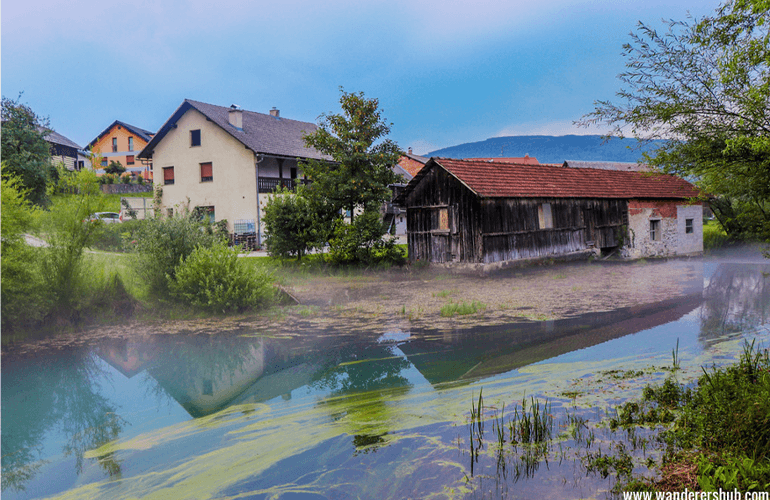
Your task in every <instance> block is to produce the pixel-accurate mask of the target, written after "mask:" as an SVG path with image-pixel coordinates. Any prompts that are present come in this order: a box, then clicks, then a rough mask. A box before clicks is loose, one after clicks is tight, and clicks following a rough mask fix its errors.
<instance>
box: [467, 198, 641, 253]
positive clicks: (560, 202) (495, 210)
mask: <svg viewBox="0 0 770 500" xmlns="http://www.w3.org/2000/svg"><path fill="white" fill-rule="evenodd" d="M545 203H547V204H549V205H550V210H551V218H552V222H553V227H551V228H547V229H541V228H540V221H539V217H538V208H539V207H541V206H542V205H543V204H545ZM481 205H482V221H483V223H482V234H483V251H482V260H481V261H482V262H484V263H490V262H499V261H505V260H515V259H523V258H531V257H544V256H549V255H560V254H565V253H571V252H577V251H580V250H585V249H587V248H588V247H589V242H593V244H594V246H596V247H599V248H607V247H614V246H617V244H618V243H617V238H618V236H619V235H620V234H621V231H622V229H621V228H622V226H623V224H624V217H625V214H626V212H627V202H626V201H625V200H614V199H608V200H596V199H580V198H487V199H485V200H483V201H482V202H481Z"/></svg>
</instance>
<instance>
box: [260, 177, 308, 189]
mask: <svg viewBox="0 0 770 500" xmlns="http://www.w3.org/2000/svg"><path fill="white" fill-rule="evenodd" d="M300 183H302V184H304V185H307V184H310V181H309V180H306V179H287V178H283V179H280V178H278V177H260V178H259V192H260V193H272V192H273V191H275V190H276V189H277V188H279V187H285V188H287V189H288V190H289V191H294V190H296V189H297V185H298V184H300Z"/></svg>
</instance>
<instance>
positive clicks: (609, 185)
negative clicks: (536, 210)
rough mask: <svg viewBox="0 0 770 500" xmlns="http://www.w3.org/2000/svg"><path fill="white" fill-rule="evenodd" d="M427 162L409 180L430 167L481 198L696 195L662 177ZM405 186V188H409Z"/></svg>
mask: <svg viewBox="0 0 770 500" xmlns="http://www.w3.org/2000/svg"><path fill="white" fill-rule="evenodd" d="M431 160H432V161H431V162H429V163H428V164H427V165H426V166H425V168H423V169H422V171H421V172H420V175H418V176H417V177H415V178H414V179H413V182H415V183H416V182H419V180H420V178H422V177H423V176H424V175H426V174H427V172H428V171H429V168H428V167H430V166H432V165H433V164H434V163H435V164H437V165H438V166H440V167H442V168H444V169H445V170H446V171H448V172H449V173H450V174H452V175H453V176H454V177H456V178H457V179H459V180H460V181H461V182H462V183H463V184H465V185H466V186H467V187H468V188H469V189H470V190H471V191H473V192H475V193H476V194H477V195H479V196H481V197H484V198H513V197H534V198H625V199H630V198H681V199H685V198H694V197H697V196H698V195H699V194H700V193H699V191H698V190H697V188H695V186H693V185H692V184H690V183H689V182H687V181H685V180H683V179H680V178H679V177H675V176H673V175H666V174H650V173H643V172H629V171H617V170H600V169H592V168H567V167H562V166H555V165H542V164H539V165H532V164H530V165H524V164H519V163H508V162H505V163H502V162H489V161H478V160H455V159H451V158H431ZM410 184H412V182H410ZM410 187H411V186H410ZM410 187H408V188H407V189H408V190H411V189H410Z"/></svg>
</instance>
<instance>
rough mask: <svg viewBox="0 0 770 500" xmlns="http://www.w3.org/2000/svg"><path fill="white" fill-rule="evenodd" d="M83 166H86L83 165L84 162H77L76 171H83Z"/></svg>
mask: <svg viewBox="0 0 770 500" xmlns="http://www.w3.org/2000/svg"><path fill="white" fill-rule="evenodd" d="M85 166H86V164H85V162H84V161H82V160H81V161H79V162H78V170H79V171H80V170H83V167H85Z"/></svg>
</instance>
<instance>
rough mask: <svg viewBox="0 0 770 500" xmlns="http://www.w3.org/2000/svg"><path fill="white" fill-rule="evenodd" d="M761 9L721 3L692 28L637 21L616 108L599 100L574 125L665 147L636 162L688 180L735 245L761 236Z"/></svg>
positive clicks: (768, 169) (764, 38) (769, 85)
mask: <svg viewBox="0 0 770 500" xmlns="http://www.w3.org/2000/svg"><path fill="white" fill-rule="evenodd" d="M769 10H770V1H768V0H727V1H726V3H724V4H723V5H721V6H720V7H719V9H717V11H716V13H715V14H714V15H712V16H709V17H706V18H704V19H702V20H700V21H697V20H694V19H690V20H688V21H669V22H668V23H667V30H666V31H665V32H664V33H659V32H657V31H656V30H655V29H653V28H651V27H649V26H647V25H645V24H642V23H640V24H639V26H638V28H637V30H636V32H635V33H632V34H631V42H630V43H627V44H625V45H624V46H623V48H624V56H625V57H627V58H628V62H627V63H626V71H625V72H623V73H622V74H621V75H620V76H619V78H620V80H621V81H622V82H623V84H624V87H623V88H621V90H620V91H618V92H617V94H616V95H617V97H618V98H619V99H620V102H617V103H613V102H610V101H598V102H597V103H596V109H595V111H594V112H593V113H590V114H588V115H586V116H584V117H583V118H582V119H581V121H580V122H579V123H580V124H583V125H590V124H597V123H605V124H608V125H610V126H611V132H610V134H609V135H618V136H621V137H622V136H624V135H626V132H630V134H631V135H633V136H636V137H639V138H641V140H642V141H644V140H650V139H666V140H667V142H666V144H665V145H664V146H662V147H660V148H658V149H657V150H654V151H652V152H650V153H647V154H645V157H646V160H647V161H648V162H649V163H650V164H651V165H653V166H655V167H658V168H659V169H660V170H662V171H664V172H667V173H674V174H678V175H680V176H683V177H687V178H690V179H694V180H695V181H696V182H697V184H698V185H699V186H700V187H701V188H702V189H703V190H704V191H705V192H706V193H707V194H708V195H709V196H710V197H711V201H712V208H713V210H714V213H715V215H716V216H717V218H718V219H719V220H720V222H721V223H722V225H723V227H724V228H725V230H727V231H728V233H729V234H730V235H731V236H734V237H753V238H756V237H760V238H770V49H769V48H768V40H769V38H770V31H769V28H770V13H769Z"/></svg>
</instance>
